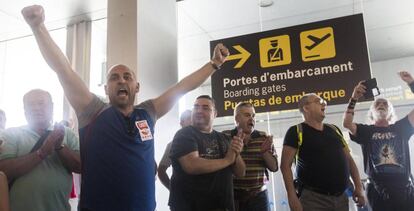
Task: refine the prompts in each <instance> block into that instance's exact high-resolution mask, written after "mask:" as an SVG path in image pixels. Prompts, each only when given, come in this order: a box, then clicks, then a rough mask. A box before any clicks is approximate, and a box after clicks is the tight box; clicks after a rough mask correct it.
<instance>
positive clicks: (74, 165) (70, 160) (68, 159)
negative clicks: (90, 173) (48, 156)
mask: <svg viewBox="0 0 414 211" xmlns="http://www.w3.org/2000/svg"><path fill="white" fill-rule="evenodd" d="M57 154H58V155H59V158H60V160H61V161H62V163H63V165H64V166H65V167H66V169H68V170H69V171H70V172H74V173H78V174H79V173H81V160H80V155H79V152H77V151H73V150H71V149H69V148H68V147H63V148H62V149H61V150H59V151H57Z"/></svg>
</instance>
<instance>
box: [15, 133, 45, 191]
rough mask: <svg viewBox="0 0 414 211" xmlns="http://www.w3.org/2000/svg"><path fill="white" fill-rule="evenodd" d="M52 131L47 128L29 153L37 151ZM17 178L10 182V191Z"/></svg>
mask: <svg viewBox="0 0 414 211" xmlns="http://www.w3.org/2000/svg"><path fill="white" fill-rule="evenodd" d="M50 132H51V131H50V130H46V131H45V133H43V135H42V136H40V138H39V139H38V140H37V142H36V144H35V145H34V146H33V148H32V150H30V152H29V154H30V153H33V152H35V151H37V150H38V149H40V147H41V146H42V145H43V143H44V142H45V140H46V138H47V137H48V136H49V134H50ZM16 179H17V178H15V179H12V180H11V181H10V182H9V191H10V190H11V188H12V186H13V183H14V182H15V181H16Z"/></svg>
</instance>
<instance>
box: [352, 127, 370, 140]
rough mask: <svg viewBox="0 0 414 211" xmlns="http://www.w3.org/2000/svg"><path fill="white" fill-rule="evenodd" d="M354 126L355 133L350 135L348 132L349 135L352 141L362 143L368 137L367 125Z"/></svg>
mask: <svg viewBox="0 0 414 211" xmlns="http://www.w3.org/2000/svg"><path fill="white" fill-rule="evenodd" d="M356 126H357V132H356V134H355V135H352V134H351V133H349V137H350V138H351V140H352V141H354V142H356V143H358V144H363V143H365V142H366V141H368V140H369V139H370V137H368V135H367V131H369V125H364V124H356Z"/></svg>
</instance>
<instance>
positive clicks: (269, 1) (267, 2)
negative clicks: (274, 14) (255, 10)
mask: <svg viewBox="0 0 414 211" xmlns="http://www.w3.org/2000/svg"><path fill="white" fill-rule="evenodd" d="M272 5H273V0H260V1H259V6H260V7H270V6H272Z"/></svg>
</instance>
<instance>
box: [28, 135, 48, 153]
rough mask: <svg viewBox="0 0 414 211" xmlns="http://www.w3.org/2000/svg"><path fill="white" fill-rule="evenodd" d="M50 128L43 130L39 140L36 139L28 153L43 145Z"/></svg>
mask: <svg viewBox="0 0 414 211" xmlns="http://www.w3.org/2000/svg"><path fill="white" fill-rule="evenodd" d="M50 132H51V131H50V130H47V131H45V133H43V135H42V136H40V138H39V140H37V142H36V144H35V145H34V146H33V148H32V150H30V153H32V152H34V151H36V150H38V149H40V147H41V146H42V145H43V143H44V142H45V140H46V138H47V137H48V136H49V134H50Z"/></svg>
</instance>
